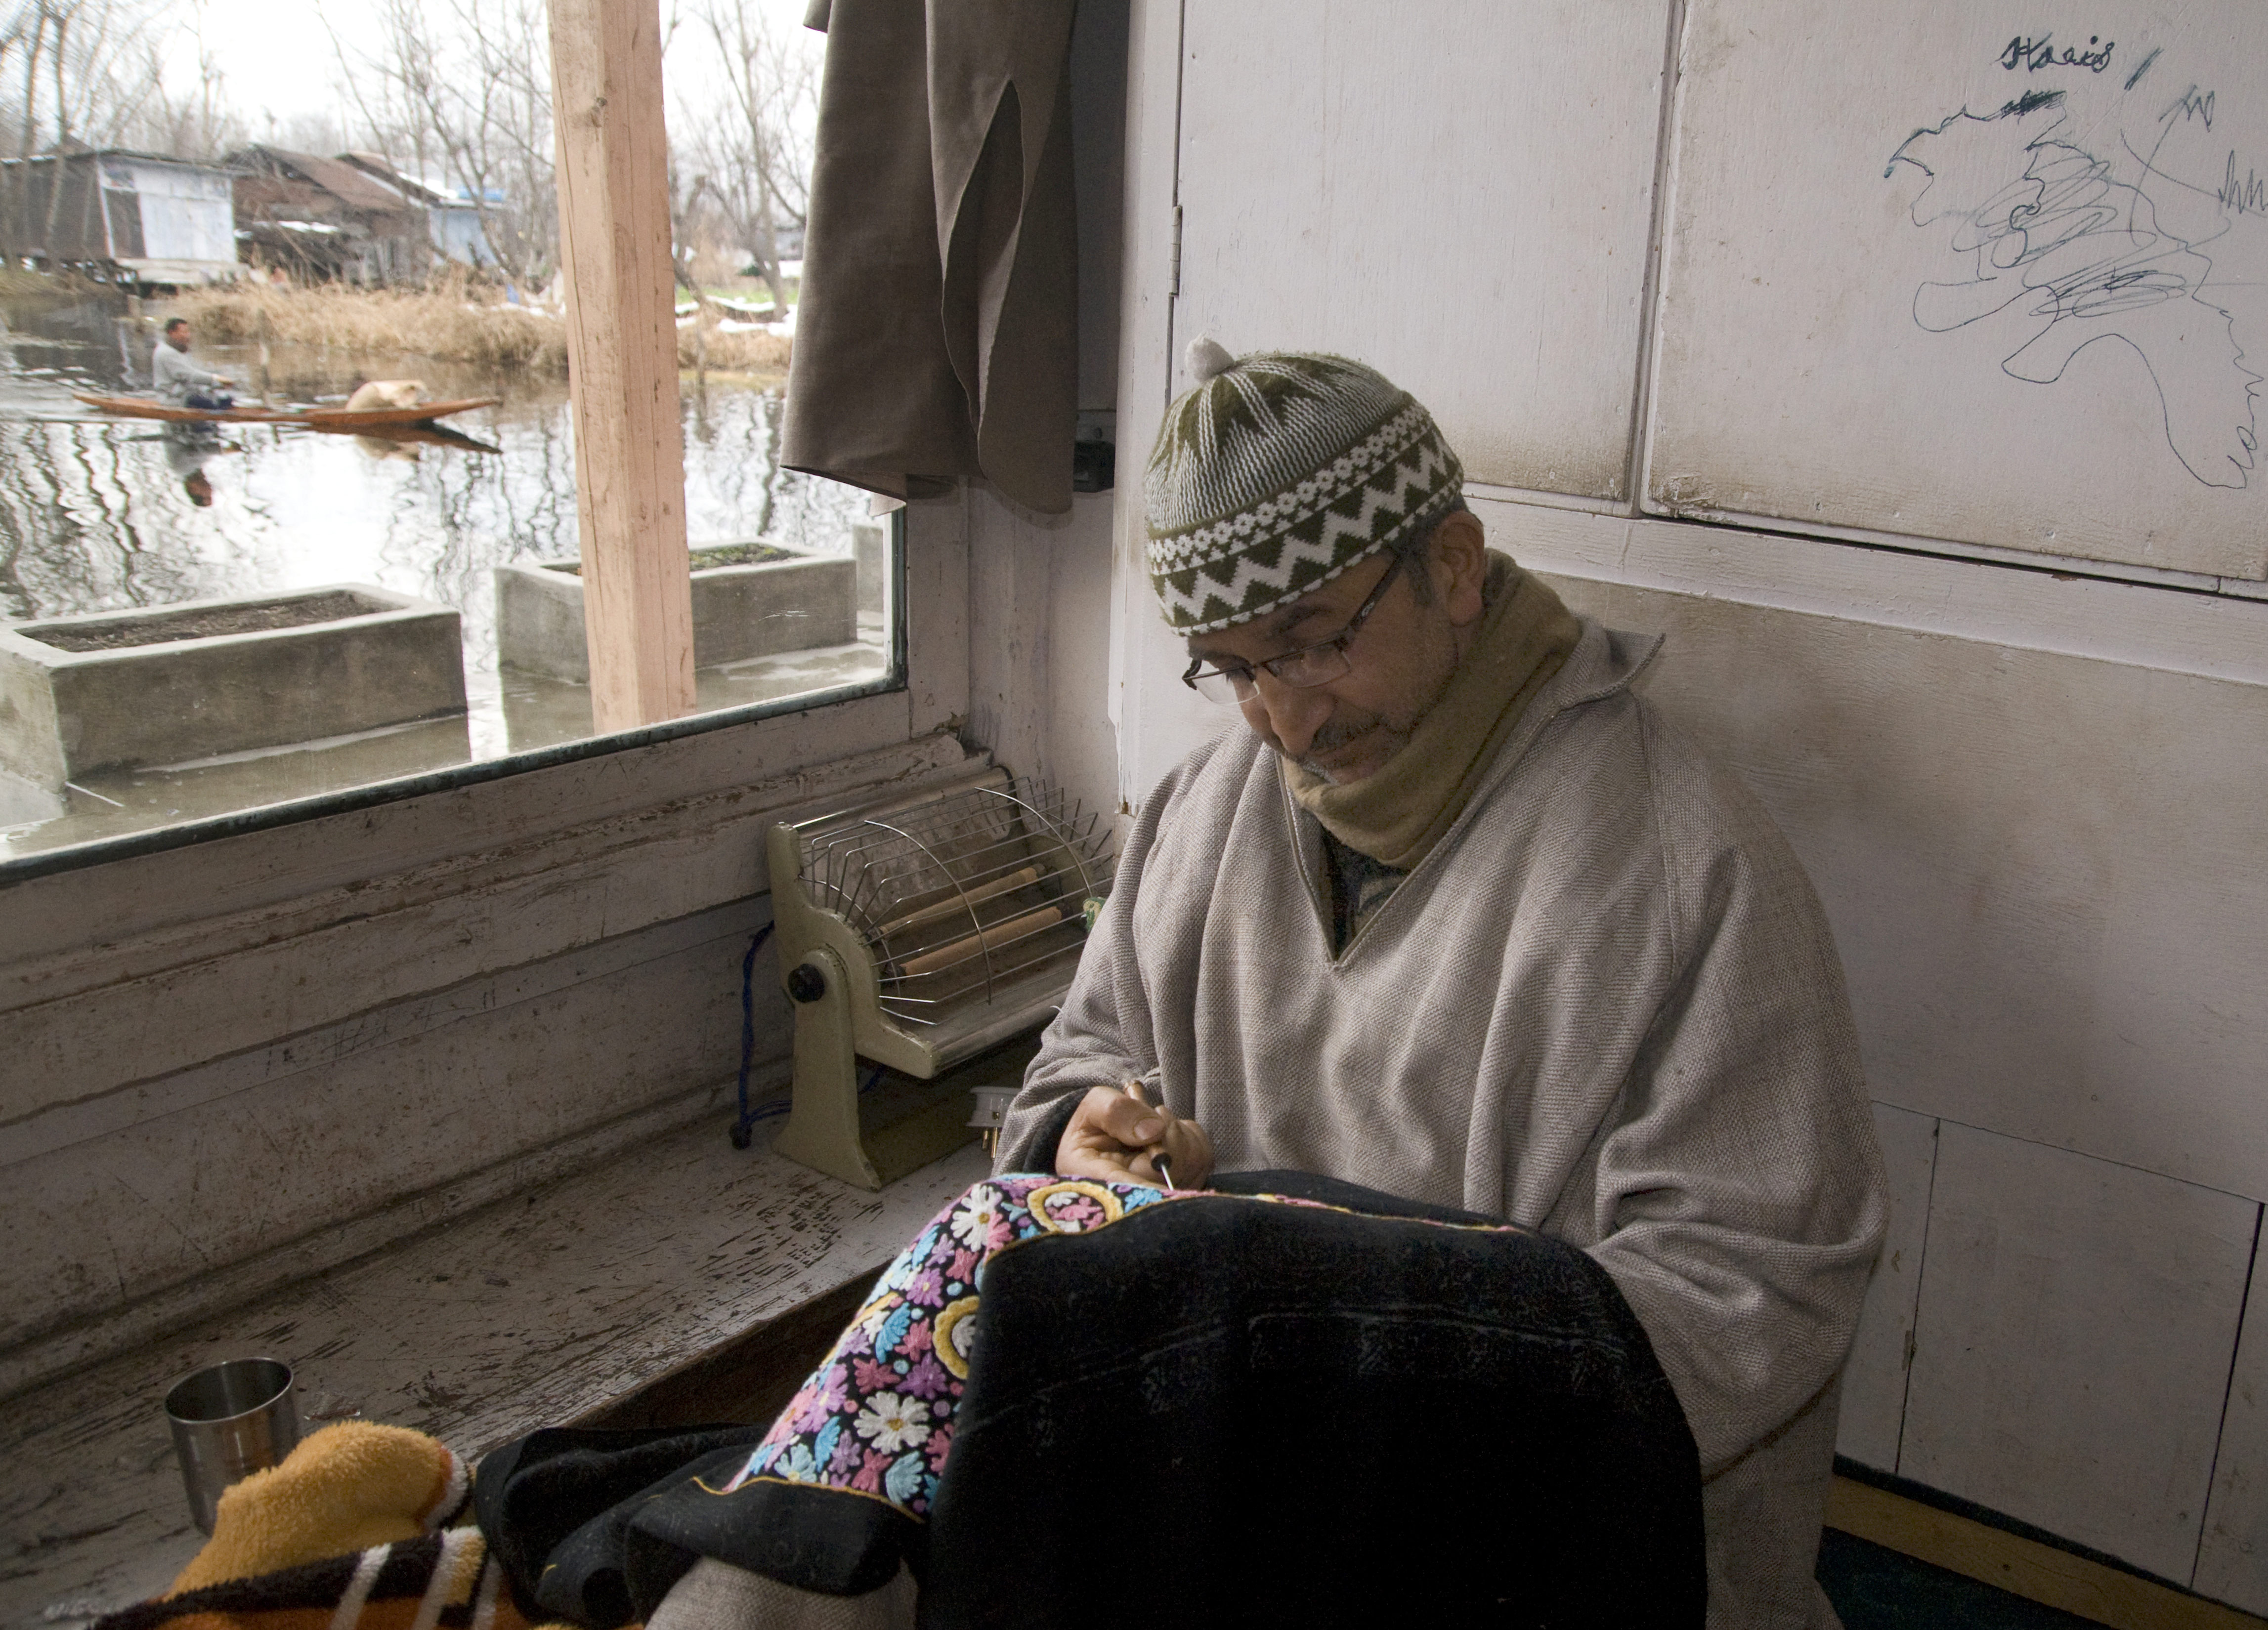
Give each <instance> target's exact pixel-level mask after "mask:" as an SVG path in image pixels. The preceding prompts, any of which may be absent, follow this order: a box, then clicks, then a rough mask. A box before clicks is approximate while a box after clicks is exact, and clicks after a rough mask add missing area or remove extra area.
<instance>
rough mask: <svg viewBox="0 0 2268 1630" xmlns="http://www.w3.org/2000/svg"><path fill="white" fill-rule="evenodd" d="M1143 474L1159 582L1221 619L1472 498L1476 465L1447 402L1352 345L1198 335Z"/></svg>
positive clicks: (1219, 623) (1193, 624)
mask: <svg viewBox="0 0 2268 1630" xmlns="http://www.w3.org/2000/svg"><path fill="white" fill-rule="evenodd" d="M1184 360H1185V361H1186V363H1188V368H1189V374H1190V375H1191V376H1192V377H1193V378H1195V379H1196V380H1197V383H1196V384H1195V385H1191V386H1190V387H1189V389H1188V390H1187V391H1184V392H1183V393H1182V394H1181V395H1180V396H1178V397H1176V398H1175V400H1174V403H1173V406H1171V407H1170V408H1167V410H1166V422H1165V423H1164V424H1163V425H1162V426H1161V427H1160V429H1159V431H1158V444H1157V446H1156V447H1155V448H1154V449H1152V452H1151V454H1150V467H1149V470H1148V471H1147V473H1146V474H1145V475H1144V476H1143V479H1142V497H1143V503H1144V507H1145V510H1147V512H1148V518H1149V545H1148V548H1147V550H1146V554H1147V558H1148V564H1149V569H1150V585H1151V587H1152V588H1153V589H1155V590H1156V591H1157V594H1158V601H1159V604H1160V606H1162V607H1163V608H1164V611H1165V613H1166V620H1167V622H1168V623H1170V624H1171V625H1172V626H1173V627H1174V628H1175V629H1176V630H1177V631H1179V632H1181V633H1182V634H1211V633H1213V632H1215V631H1217V630H1219V629H1221V628H1229V627H1232V626H1233V625H1234V624H1237V623H1240V622H1249V621H1251V620H1252V619H1254V618H1255V617H1262V616H1265V615H1266V614H1267V613H1270V612H1271V611H1274V610H1275V609H1276V608H1277V607H1278V606H1285V605H1288V604H1289V603H1290V602H1292V601H1293V600H1296V599H1298V598H1300V596H1301V595H1303V594H1307V593H1309V592H1312V591H1314V589H1316V588H1317V587H1318V586H1320V585H1321V584H1326V583H1329V581H1330V580H1331V579H1332V578H1334V577H1336V576H1338V575H1339V574H1340V573H1341V572H1343V571H1344V570H1345V569H1347V568H1348V567H1350V566H1351V565H1353V564H1354V563H1355V562H1357V561H1359V560H1361V559H1363V558H1364V557H1365V556H1366V555H1369V554H1375V553H1376V552H1377V551H1379V550H1380V549H1383V548H1387V547H1391V546H1392V545H1393V544H1394V543H1395V542H1396V541H1397V540H1400V539H1403V538H1404V537H1407V536H1410V535H1411V534H1412V533H1416V534H1418V535H1421V536H1422V535H1423V534H1424V533H1425V532H1430V531H1431V530H1432V527H1433V526H1434V525H1435V524H1436V523H1437V522H1439V521H1440V518H1442V517H1443V516H1444V515H1447V513H1448V512H1449V511H1450V510H1452V509H1454V507H1455V506H1456V503H1457V501H1458V496H1459V494H1460V493H1461V492H1462V488H1463V487H1464V480H1465V473H1464V468H1463V466H1462V465H1460V464H1459V463H1458V462H1457V455H1456V454H1454V452H1450V451H1449V447H1448V444H1447V443H1446V442H1444V441H1443V440H1442V439H1441V432H1440V430H1439V429H1438V428H1437V427H1436V426H1435V425H1434V423H1433V418H1432V415H1431V414H1429V413H1427V412H1426V411H1425V408H1422V407H1420V406H1419V405H1418V402H1417V401H1416V400H1413V399H1412V398H1411V397H1410V393H1408V392H1407V391H1404V390H1402V389H1400V388H1398V387H1397V386H1395V385H1394V384H1393V383H1391V382H1390V381H1389V380H1388V379H1387V378H1385V376H1384V375H1382V374H1381V373H1379V372H1378V371H1377V370H1376V369H1373V368H1368V367H1366V366H1364V365H1363V364H1362V363H1358V362H1353V361H1350V360H1349V359H1348V358H1346V357H1344V356H1320V355H1309V354H1307V353H1304V352H1297V351H1256V352H1254V353H1253V354H1252V355H1251V356H1231V355H1230V354H1229V353H1228V352H1227V351H1226V349H1223V348H1222V347H1221V346H1220V345H1219V344H1218V343H1216V342H1215V341H1211V340H1210V339H1205V338H1203V337H1200V338H1198V339H1195V340H1192V341H1189V350H1188V352H1187V354H1186V356H1185V358H1184Z"/></svg>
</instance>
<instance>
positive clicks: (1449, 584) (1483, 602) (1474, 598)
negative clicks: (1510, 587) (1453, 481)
mask: <svg viewBox="0 0 2268 1630" xmlns="http://www.w3.org/2000/svg"><path fill="white" fill-rule="evenodd" d="M1428 554H1429V555H1430V556H1431V562H1430V563H1431V565H1432V572H1433V587H1434V590H1435V591H1436V592H1437V593H1438V594H1440V598H1441V601H1442V604H1443V606H1445V607H1446V609H1447V612H1448V613H1449V620H1450V622H1452V623H1453V624H1454V625H1455V626H1456V627H1458V628H1464V627H1465V626H1466V625H1467V624H1469V623H1470V622H1472V621H1474V620H1476V619H1477V618H1478V617H1479V616H1480V614H1481V613H1482V612H1483V611H1484V609H1486V606H1487V599H1486V596H1485V594H1484V590H1485V589H1486V587H1487V584H1488V534H1487V532H1485V531H1484V529H1483V528H1482V526H1481V523H1480V518H1479V517H1478V516H1476V515H1474V514H1473V513H1472V512H1471V511H1469V510H1457V511H1455V512H1454V513H1453V514H1449V515H1446V516H1444V517H1442V518H1441V522H1440V525H1437V526H1436V527H1434V528H1433V536H1432V548H1431V549H1430V550H1429V551H1428Z"/></svg>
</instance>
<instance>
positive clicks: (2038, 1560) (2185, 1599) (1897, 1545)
mask: <svg viewBox="0 0 2268 1630" xmlns="http://www.w3.org/2000/svg"><path fill="white" fill-rule="evenodd" d="M1827 1526H1828V1527H1830V1528H1831V1529H1835V1530H1837V1531H1840V1532H1842V1533H1846V1534H1852V1535H1855V1536H1857V1537H1858V1538H1860V1539H1866V1540H1871V1541H1872V1542H1873V1543H1874V1544H1875V1545H1878V1546H1885V1547H1886V1548H1888V1549H1889V1550H1892V1551H1896V1552H1899V1553H1903V1554H1904V1555H1906V1556H1911V1557H1915V1558H1918V1559H1919V1560H1922V1561H1925V1562H1928V1563H1931V1564H1933V1565H1934V1566H1936V1567H1938V1568H1945V1569H1947V1570H1948V1571H1950V1572H1952V1573H1955V1574H1960V1575H1964V1576H1965V1577H1967V1578H1970V1579H1975V1580H1979V1581H1982V1582H1984V1583H1985V1584H1988V1585H1992V1586H1994V1587H1995V1588H1997V1589H1999V1590H2006V1591H2008V1592H2010V1593H2011V1594H2013V1595H2015V1596H2019V1597H2023V1598H2025V1599H2026V1600H2027V1601H2032V1602H2037V1603H2039V1604H2042V1605H2043V1606H2046V1607H2051V1608H2056V1609H2058V1610H2060V1611H2061V1612H2066V1613H2073V1614H2076V1615H2077V1616H2078V1617H2080V1619H2085V1620H2087V1621H2088V1622H2089V1623H2092V1624H2099V1625H2109V1626H2114V1630H2268V1619H2256V1618H2254V1617H2253V1616H2252V1615H2251V1614H2250V1613H2244V1612H2238V1611H2237V1610H2236V1609H2235V1608H2233V1607H2228V1606H2224V1605H2223V1604H2220V1603H2219V1602H2210V1601H2207V1600H2205V1598H2204V1597H2198V1596H2192V1595H2191V1594H2190V1593H2189V1592H2188V1591H2186V1590H2176V1588H2175V1587H2173V1586H2171V1585H2167V1584H2161V1583H2159V1582H2156V1581H2155V1580H2151V1579H2145V1578H2142V1577H2140V1576H2139V1575H2134V1574H2130V1573H2127V1572H2125V1571H2124V1569H2121V1568H2110V1567H2107V1566H2105V1565H2104V1564H2102V1563H2101V1562H2097V1561H2094V1560H2090V1559H2088V1558H2087V1557H2083V1556H2075V1555H2073V1553H2070V1552H2068V1551H2063V1550H2059V1549H2058V1548H2057V1547H2056V1546H2049V1545H2043V1544H2041V1543H2040V1542H2039V1541H2038V1540H2036V1539H2028V1538H2024V1537H2023V1536H2022V1535H2021V1534H2012V1533H2009V1532H2007V1531H2005V1530H2002V1529H1999V1528H1995V1527H1992V1525H1991V1524H1986V1523H1980V1522H1977V1520H1976V1519H1974V1518H1973V1517H1967V1516H1960V1515H1958V1514H1957V1513H1955V1512H1951V1511H1943V1510H1940V1509H1938V1508H1936V1507H1935V1506H1931V1505H1925V1504H1923V1503H1922V1502H1920V1501H1918V1500H1910V1499H1908V1498H1906V1497H1905V1496H1904V1495H1902V1494H1896V1493H1894V1492H1892V1491H1891V1490H1889V1489H1886V1488H1876V1487H1872V1486H1871V1485H1869V1484H1866V1483H1861V1482H1859V1481H1857V1480H1856V1479H1852V1478H1847V1477H1838V1478H1837V1479H1835V1483H1834V1487H1833V1489H1832V1490H1831V1492H1830V1494H1829V1495H1828V1500H1827ZM1948 1630H1951V1627H1950V1626H1948Z"/></svg>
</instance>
